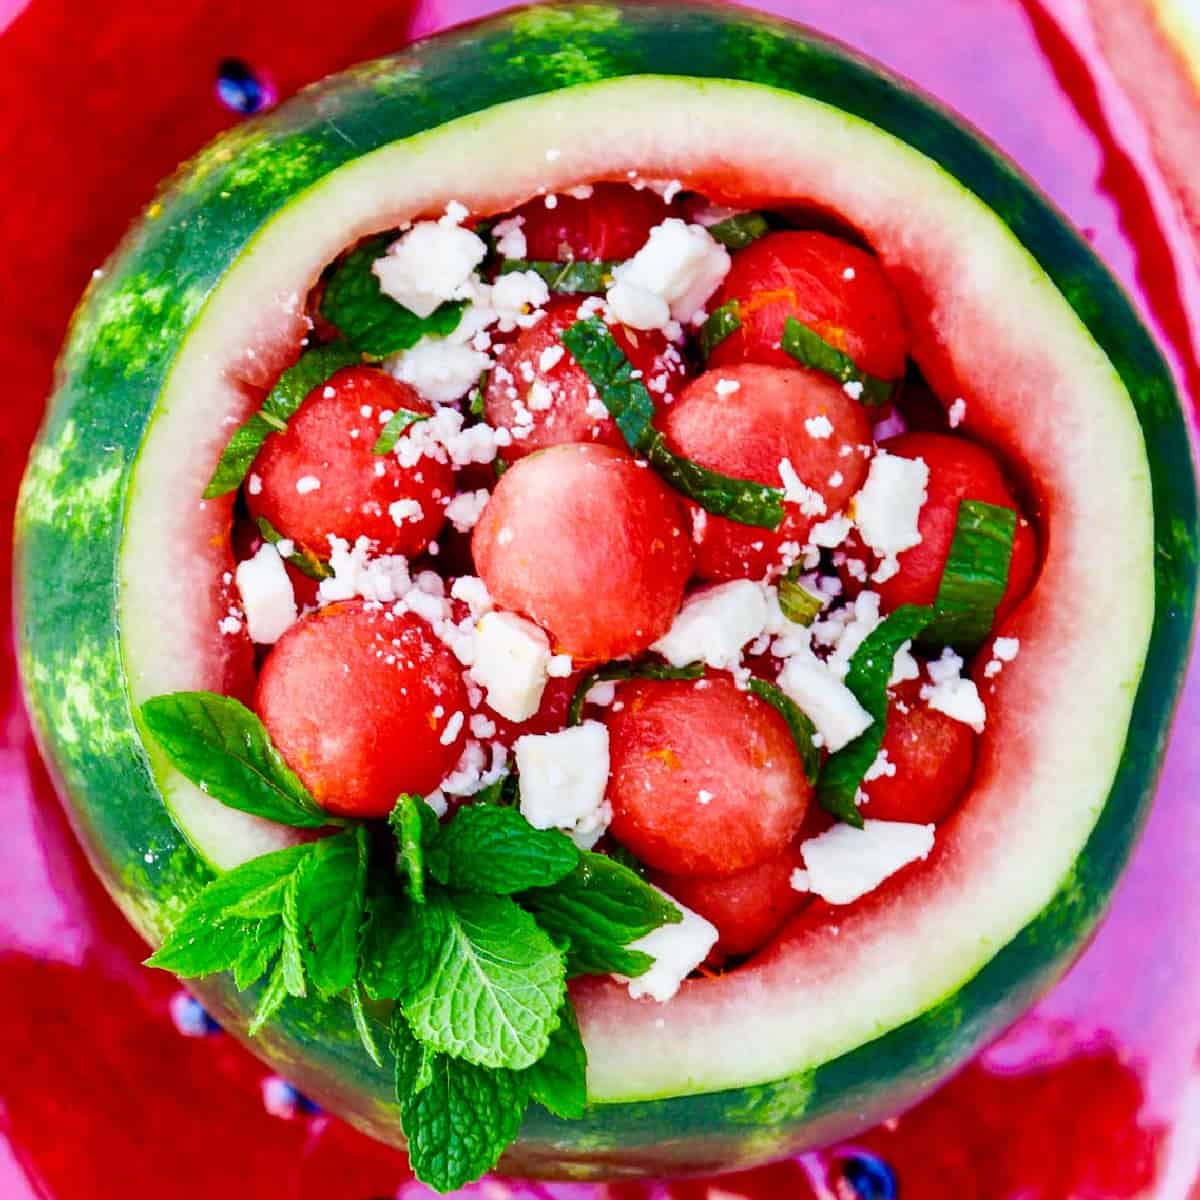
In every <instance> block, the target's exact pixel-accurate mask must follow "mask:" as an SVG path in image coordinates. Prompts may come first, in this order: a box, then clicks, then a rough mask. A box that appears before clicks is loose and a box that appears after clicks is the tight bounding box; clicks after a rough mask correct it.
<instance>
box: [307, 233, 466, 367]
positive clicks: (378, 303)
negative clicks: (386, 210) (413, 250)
mask: <svg viewBox="0 0 1200 1200" xmlns="http://www.w3.org/2000/svg"><path fill="white" fill-rule="evenodd" d="M395 240H396V234H395V233H384V234H380V235H379V236H378V237H373V238H368V239H367V240H366V241H365V242H363V243H362V244H361V245H360V246H358V247H357V248H356V249H354V250H351V251H350V253H349V254H347V255H346V257H345V258H344V259H342V261H341V262H340V263H339V264H338V266H337V267H336V268H335V269H334V272H333V274H332V275H331V276H330V278H329V282H328V283H326V285H325V294H324V296H322V298H321V315H322V316H323V317H324V318H325V319H326V320H327V321H328V322H329V323H330V324H332V325H336V326H337V329H338V332H339V333H341V335H342V336H343V337H344V338H345V339H346V341H348V342H349V343H350V344H351V345H352V346H354V347H355V348H356V349H357V350H360V351H362V353H363V354H367V355H370V356H371V357H372V358H386V357H387V356H388V355H389V354H396V353H398V352H399V351H401V350H409V349H411V348H412V347H413V346H415V345H416V344H417V343H418V342H419V341H420V340H421V338H423V337H446V336H447V335H448V334H451V333H453V332H454V331H455V330H456V329H457V328H458V323H459V321H460V320H461V319H462V314H463V310H464V309H465V308H466V307H467V303H466V301H465V300H447V301H446V303H445V304H441V305H439V306H438V307H437V308H435V309H434V310H433V312H432V313H430V314H429V316H428V317H418V316H417V315H416V313H414V312H410V311H409V310H408V309H407V308H405V307H404V305H402V304H397V303H396V301H395V300H393V299H392V298H391V296H389V295H387V293H386V292H384V291H383V289H382V288H381V287H380V286H379V280H378V278H377V277H376V276H375V273H374V272H373V271H372V270H371V267H372V265H373V264H374V262H375V260H376V259H377V258H382V257H383V255H384V254H385V253H386V251H387V248H388V246H390V245H391V244H392V242H394V241H395Z"/></svg>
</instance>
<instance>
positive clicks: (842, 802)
mask: <svg viewBox="0 0 1200 1200" xmlns="http://www.w3.org/2000/svg"><path fill="white" fill-rule="evenodd" d="M932 620H933V609H932V608H931V607H929V606H928V605H919V604H902V605H900V607H899V608H897V609H896V610H895V612H893V613H892V614H891V615H890V616H888V617H887V618H886V619H885V620H883V621H882V622H880V624H878V625H877V626H876V627H875V628H874V629H873V630H871V632H870V633H869V634H867V636H866V637H865V638H864V639H863V641H862V644H861V645H860V646H859V647H858V649H857V650H855V652H854V657H853V658H851V659H850V669H849V670H848V671H847V672H846V686H847V687H848V688H849V689H850V690H851V691H852V692H853V693H854V695H855V696H856V697H857V699H858V702H859V704H861V705H862V706H863V708H865V709H866V710H867V712H868V713H870V715H871V718H872V721H871V724H870V726H869V727H868V728H867V729H866V730H864V732H862V733H861V734H859V736H858V737H856V738H855V739H854V741H852V742H850V743H849V744H848V745H846V746H843V747H842V748H841V749H840V750H839V751H838V752H837V753H836V754H831V755H830V756H829V758H828V760H827V761H826V763H825V769H824V770H823V771H822V772H821V778H820V780H819V781H818V783H817V799H818V801H819V802H820V804H821V807H822V808H824V809H825V810H826V811H827V812H831V813H833V815H834V816H835V817H837V818H838V819H839V820H842V821H845V822H846V823H847V824H848V825H853V826H855V827H856V828H859V829H861V828H862V823H863V819H862V814H861V813H860V812H859V811H858V805H857V804H856V803H855V797H856V796H857V795H858V788H859V785H860V784H861V783H862V780H863V776H864V775H865V774H866V773H867V771H868V770H870V767H871V764H872V763H873V762H874V761H875V756H876V755H877V754H878V753H879V748H880V746H882V745H883V735H884V730H885V728H886V722H887V707H888V694H887V685H888V680H889V679H890V678H891V676H892V666H893V660H894V659H895V657H896V652H897V651H898V650H899V649H900V647H901V646H902V645H903V644H904V643H905V642H908V641H911V640H912V639H913V638H915V637H916V636H917V635H918V634H919V633H920V632H921V631H922V630H923V629H924V628H925V627H926V626H927V625H928V624H929V623H930V621H932Z"/></svg>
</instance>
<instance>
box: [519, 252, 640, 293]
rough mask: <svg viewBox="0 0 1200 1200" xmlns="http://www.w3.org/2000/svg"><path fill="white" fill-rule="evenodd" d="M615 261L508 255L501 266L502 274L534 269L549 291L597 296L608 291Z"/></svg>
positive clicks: (615, 264)
mask: <svg viewBox="0 0 1200 1200" xmlns="http://www.w3.org/2000/svg"><path fill="white" fill-rule="evenodd" d="M620 265H621V264H620V263H617V262H583V261H581V260H579V259H574V258H569V259H567V260H566V261H565V262H533V261H529V260H526V259H522V258H510V259H508V260H507V261H505V262H504V263H502V264H501V266H500V274H501V275H511V274H512V273H513V272H514V271H533V272H534V273H535V274H537V275H540V276H541V277H542V278H543V279H544V280H545V281H546V286H547V287H548V288H549V289H550V290H551V291H552V292H561V293H569V294H571V295H591V296H596V295H599V294H601V293H602V292H606V291H608V289H609V287H610V286H611V284H612V281H613V272H614V271H615V270H616V269H617V267H619V266H620Z"/></svg>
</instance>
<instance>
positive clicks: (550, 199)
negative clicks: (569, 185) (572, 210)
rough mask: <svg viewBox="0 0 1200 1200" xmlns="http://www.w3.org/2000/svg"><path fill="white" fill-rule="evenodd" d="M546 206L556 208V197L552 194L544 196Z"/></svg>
mask: <svg viewBox="0 0 1200 1200" xmlns="http://www.w3.org/2000/svg"><path fill="white" fill-rule="evenodd" d="M546 207H547V208H557V207H558V197H557V196H555V195H553V194H551V195H549V196H547V197H546Z"/></svg>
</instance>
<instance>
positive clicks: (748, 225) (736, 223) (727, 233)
mask: <svg viewBox="0 0 1200 1200" xmlns="http://www.w3.org/2000/svg"><path fill="white" fill-rule="evenodd" d="M770 231H771V227H770V225H768V224H767V218H766V217H764V216H763V215H762V213H760V212H746V213H737V214H736V215H735V216H732V217H726V218H725V220H724V221H718V222H717V223H716V224H715V225H710V226H709V227H708V232H709V234H710V235H711V236H712V237H713V238H714V239H715V240H716V241H718V242H720V243H721V245H722V246H727V247H728V248H729V249H730V250H744V249H745V248H746V247H747V246H749V245H750V243H751V242H757V241H758V239H759V238H760V237H763V236H765V235H766V234H768V233H770Z"/></svg>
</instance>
